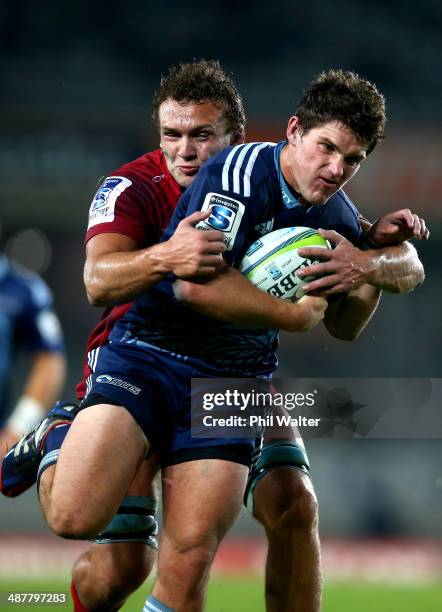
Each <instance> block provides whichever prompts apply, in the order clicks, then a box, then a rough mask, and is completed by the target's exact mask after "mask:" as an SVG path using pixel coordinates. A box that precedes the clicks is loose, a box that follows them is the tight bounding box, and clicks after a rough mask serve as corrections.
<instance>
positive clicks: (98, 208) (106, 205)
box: [88, 176, 132, 229]
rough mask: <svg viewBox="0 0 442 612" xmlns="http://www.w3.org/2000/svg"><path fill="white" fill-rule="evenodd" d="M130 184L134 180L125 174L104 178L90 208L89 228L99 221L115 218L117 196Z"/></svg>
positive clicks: (106, 221) (105, 221)
mask: <svg viewBox="0 0 442 612" xmlns="http://www.w3.org/2000/svg"><path fill="white" fill-rule="evenodd" d="M130 185H132V181H131V180H130V179H128V178H126V177H124V176H108V177H107V178H105V179H104V181H103V183H102V184H101V186H100V187H99V189H98V191H97V193H96V194H95V197H94V199H93V200H92V204H91V207H90V209H89V225H88V229H90V228H91V227H94V225H98V224H99V223H110V222H112V221H113V220H114V213H115V203H116V201H117V198H118V196H119V195H120V194H122V193H123V191H124V190H125V189H127V188H128V187H130Z"/></svg>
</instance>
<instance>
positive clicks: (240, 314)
mask: <svg viewBox="0 0 442 612" xmlns="http://www.w3.org/2000/svg"><path fill="white" fill-rule="evenodd" d="M174 291H175V295H176V296H177V298H178V299H180V300H181V301H183V302H185V303H186V304H188V305H189V306H191V307H192V308H193V309H194V310H196V311H198V312H200V313H201V314H203V315H206V316H208V317H212V318H214V319H218V320H221V321H225V322H227V323H232V324H234V325H239V326H241V327H246V328H256V327H258V328H273V329H282V330H284V331H289V332H304V331H308V330H309V329H312V328H313V327H315V326H316V325H317V324H318V323H319V322H320V321H321V320H322V319H323V318H324V313H325V310H326V308H327V305H328V304H327V300H325V299H324V298H314V297H311V296H306V297H304V298H302V299H301V300H299V301H298V302H297V303H296V304H294V303H292V302H289V301H287V300H281V299H278V298H276V297H273V296H271V295H269V294H268V293H266V292H264V291H261V290H260V289H257V288H256V287H255V286H254V285H252V283H251V282H250V281H249V280H248V279H247V278H245V276H244V275H243V274H241V273H240V272H239V271H238V270H236V269H235V268H233V267H232V266H226V268H225V269H224V270H223V271H222V272H221V273H220V274H218V275H217V276H215V277H213V278H210V279H207V280H205V281H204V282H192V281H186V280H177V281H175V285H174Z"/></svg>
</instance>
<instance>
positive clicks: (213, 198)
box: [163, 163, 262, 265]
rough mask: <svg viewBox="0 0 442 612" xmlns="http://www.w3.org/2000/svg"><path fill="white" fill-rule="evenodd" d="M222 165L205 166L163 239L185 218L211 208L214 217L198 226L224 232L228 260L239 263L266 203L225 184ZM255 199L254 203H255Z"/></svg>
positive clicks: (183, 200)
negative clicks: (262, 203) (262, 204)
mask: <svg viewBox="0 0 442 612" xmlns="http://www.w3.org/2000/svg"><path fill="white" fill-rule="evenodd" d="M222 168H223V165H222V164H218V163H217V164H210V165H207V166H205V167H203V168H202V169H201V170H200V171H199V173H198V175H197V176H196V178H195V180H194V181H193V183H192V185H191V187H189V189H187V190H186V192H185V193H184V194H183V195H182V196H181V198H180V200H179V202H178V206H177V208H176V210H175V212H174V214H173V217H172V219H171V222H170V224H169V226H168V227H167V229H166V231H165V233H164V235H163V240H167V239H168V238H170V236H171V235H172V234H173V233H174V232H175V230H176V228H177V226H178V224H179V223H180V221H181V220H182V219H184V218H185V217H188V216H189V215H191V214H192V213H194V212H196V211H209V210H210V216H209V217H208V218H207V219H205V220H204V221H200V222H199V223H198V224H197V225H196V227H197V229H199V230H202V231H208V230H210V229H216V230H219V231H221V232H223V233H224V242H225V244H226V252H225V253H224V258H225V259H226V261H227V262H228V263H229V264H231V265H235V263H236V262H237V261H238V258H239V257H240V256H241V255H242V254H243V253H244V251H245V249H246V248H247V246H248V244H249V242H250V238H249V234H250V233H251V231H252V229H253V227H254V226H255V224H256V222H257V218H259V215H260V212H261V209H262V206H261V203H260V202H259V200H257V199H256V198H251V197H250V196H246V195H244V194H243V193H237V192H235V191H233V189H226V188H225V186H224V185H223V178H222V172H223V170H222ZM252 200H253V205H252Z"/></svg>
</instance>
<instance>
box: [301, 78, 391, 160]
mask: <svg viewBox="0 0 442 612" xmlns="http://www.w3.org/2000/svg"><path fill="white" fill-rule="evenodd" d="M295 115H296V116H297V117H298V119H299V125H300V128H301V130H302V131H303V132H308V131H309V130H311V129H312V128H314V127H317V126H319V125H322V124H323V123H328V122H329V121H339V122H341V123H343V124H344V125H346V126H347V127H349V128H350V129H351V130H352V131H353V133H354V134H355V136H356V138H357V139H358V141H359V142H360V143H361V144H363V145H364V146H365V147H366V149H367V154H368V153H370V152H371V151H373V149H374V148H375V146H376V145H377V143H378V142H379V141H380V140H382V138H383V137H384V130H385V124H386V122H387V118H386V115H385V98H384V96H383V95H382V94H381V93H379V91H378V90H377V88H376V86H375V85H374V84H373V83H370V81H368V80H366V79H364V78H362V77H360V76H359V75H358V74H356V73H354V72H350V71H344V70H328V71H327V72H322V73H321V74H320V75H319V76H318V77H317V78H316V79H314V80H313V81H312V82H311V83H310V85H309V87H308V88H307V89H306V90H305V91H304V95H303V97H302V100H301V101H300V102H299V104H298V106H297V108H296V110H295Z"/></svg>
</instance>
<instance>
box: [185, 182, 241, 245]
mask: <svg viewBox="0 0 442 612" xmlns="http://www.w3.org/2000/svg"><path fill="white" fill-rule="evenodd" d="M209 209H210V217H208V218H207V219H205V220H204V221H200V222H199V223H198V224H197V226H196V227H197V228H198V229H201V230H209V229H217V230H220V231H221V232H224V234H225V238H224V242H225V244H226V249H227V251H231V250H232V248H233V244H234V242H235V238H236V235H237V233H238V230H239V226H240V225H241V219H242V216H243V214H244V210H245V206H244V204H243V203H242V202H240V201H239V200H234V199H233V198H229V197H228V196H225V195H223V194H220V193H208V194H207V195H206V197H205V199H204V203H203V205H202V207H201V210H202V211H204V210H209Z"/></svg>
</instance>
